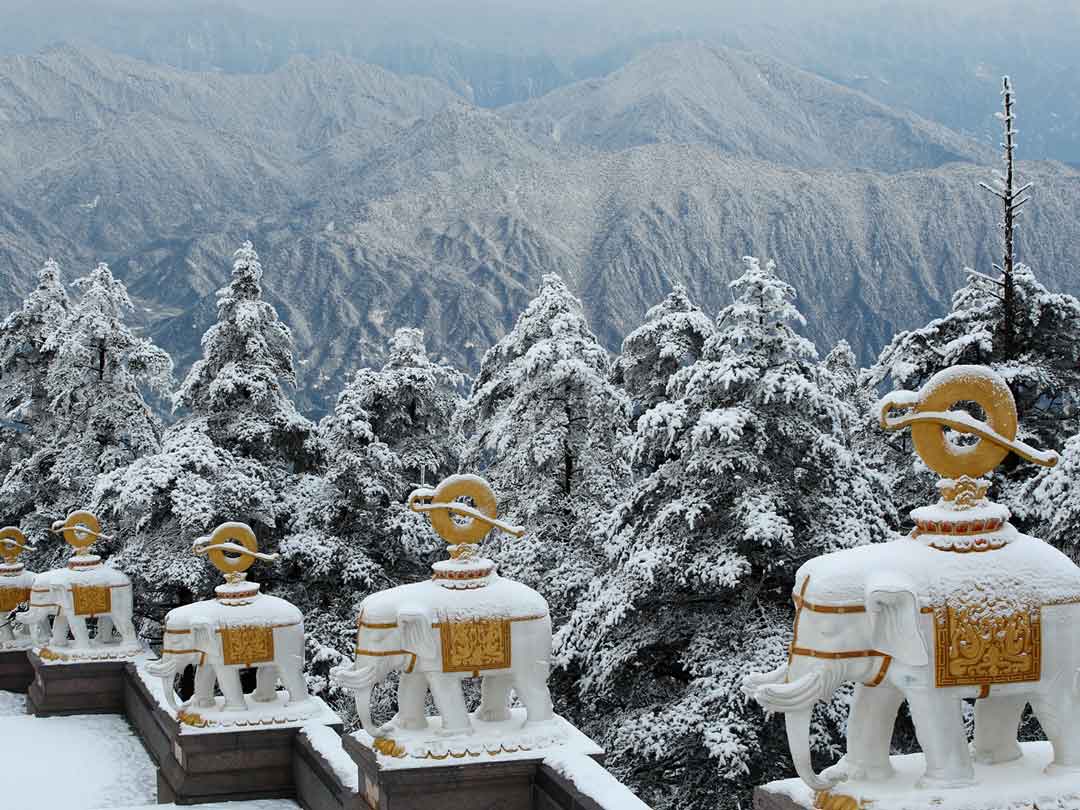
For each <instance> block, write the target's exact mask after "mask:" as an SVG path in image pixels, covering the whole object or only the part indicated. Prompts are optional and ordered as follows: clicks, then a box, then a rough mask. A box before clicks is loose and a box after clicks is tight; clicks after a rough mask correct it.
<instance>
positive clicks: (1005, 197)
mask: <svg viewBox="0 0 1080 810" xmlns="http://www.w3.org/2000/svg"><path fill="white" fill-rule="evenodd" d="M1001 96H1002V108H1003V112H999V113H997V114H996V116H997V118H998V120H999V121H1001V122H1003V124H1004V125H1005V142H1004V143H1002V144H1001V148H1002V149H1004V150H1005V154H1004V155H1003V159H1004V161H1005V173H1004V174H1002V173H1001V172H999V171H995V172H994V182H993V184H990V183H979V185H980V186H982V187H983V188H985V189H986V190H987V191H989V192H990V193H991V194H993V195H994V196H995V197H997V198H998V199H999V200H1001V202H1002V206H1003V211H1002V220H1001V225H1000V226H999V227H1000V228H1001V231H1002V241H1003V247H1002V258H1001V264H1000V265H998V264H995V265H994V269H995V270H997V271H998V273H999V274H1000V277H999V278H991V277H989V276H984V275H982V274H981V273H979V274H976V275H978V276H980V277H981V278H983V279H986V280H988V281H991V282H993V283H994V284H996V285H997V286H998V287H1000V288H1001V295H1000V298H1001V301H1002V313H1001V323H1000V324H998V333H999V334H998V337H999V339H1000V348H1001V353H1002V355H1004V357H1005V359H1009V360H1011V359H1013V358H1014V357H1015V356H1016V351H1017V348H1018V347H1017V345H1016V287H1015V283H1014V278H1013V269H1014V267H1015V261H1016V254H1015V250H1014V246H1013V234H1014V232H1015V227H1016V219H1017V217H1019V216H1020V207H1021V206H1022V205H1023V204H1024V203H1026V202H1028V200H1030V199H1031V197H1029V196H1027V197H1026V196H1024V195H1025V193H1026V192H1027V191H1028V190H1029V189H1030V188H1031V185H1032V184H1031V183H1026V184H1025V185H1023V186H1022V187H1020V188H1016V174H1015V171H1014V168H1013V153H1014V151H1015V149H1016V132H1017V130H1016V128H1015V127H1014V126H1013V124H1014V122H1015V116H1014V114H1013V92H1012V85H1011V84H1010V82H1009V77H1008V76H1005V77H1004V78H1002V80H1001Z"/></svg>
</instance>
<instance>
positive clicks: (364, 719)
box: [330, 664, 382, 737]
mask: <svg viewBox="0 0 1080 810" xmlns="http://www.w3.org/2000/svg"><path fill="white" fill-rule="evenodd" d="M379 674H380V673H379V671H378V669H377V668H376V667H374V666H356V665H355V664H354V665H353V666H352V667H349V666H341V667H335V668H334V669H332V670H331V671H330V678H331V680H333V682H334V683H336V684H337V685H338V686H340V687H341V688H342V689H347V690H348V691H350V692H352V693H353V697H354V698H355V699H356V713H357V715H359V717H360V724H361V725H362V726H363V727H364V731H366V732H367V733H368V734H370V735H371V736H372V737H377V736H378V734H379V729H378V727H377V726H376V725H375V723H374V721H373V720H372V719H371V691H372V689H374V688H375V684H376V683H378V682H379V681H380V680H382V679H381V678H380V677H379Z"/></svg>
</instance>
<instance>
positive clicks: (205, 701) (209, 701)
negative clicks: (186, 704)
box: [191, 698, 217, 709]
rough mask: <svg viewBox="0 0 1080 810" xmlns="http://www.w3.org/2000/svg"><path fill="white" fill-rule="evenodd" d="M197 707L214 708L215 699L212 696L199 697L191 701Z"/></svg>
mask: <svg viewBox="0 0 1080 810" xmlns="http://www.w3.org/2000/svg"><path fill="white" fill-rule="evenodd" d="M191 703H192V704H194V706H195V708H197V709H216V708H217V701H216V700H214V699H213V698H201V699H199V700H193V701H191Z"/></svg>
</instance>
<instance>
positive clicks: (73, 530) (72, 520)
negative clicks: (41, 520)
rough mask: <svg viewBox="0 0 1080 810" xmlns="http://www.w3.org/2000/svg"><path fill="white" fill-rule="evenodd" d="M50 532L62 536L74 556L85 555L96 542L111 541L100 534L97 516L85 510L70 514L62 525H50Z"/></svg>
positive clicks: (58, 522) (99, 522) (99, 523)
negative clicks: (73, 550) (73, 552)
mask: <svg viewBox="0 0 1080 810" xmlns="http://www.w3.org/2000/svg"><path fill="white" fill-rule="evenodd" d="M52 531H53V532H54V533H56V534H60V535H63V537H64V540H65V541H66V542H67V544H68V545H69V546H71V547H72V548H73V549H75V553H76V554H82V553H85V552H86V551H87V549H89V548H90V546H92V545H94V543H96V542H97V541H98V540H112V537H110V536H109V535H107V534H102V533H101V521H99V520H98V517H97V515H95V514H94V513H93V512H88V511H86V510H85V509H80V510H78V511H75V512H72V513H71V514H70V515H68V516H67V520H65V521H64V522H63V523H61V522H60V521H57V522H56V523H54V524H53V525H52Z"/></svg>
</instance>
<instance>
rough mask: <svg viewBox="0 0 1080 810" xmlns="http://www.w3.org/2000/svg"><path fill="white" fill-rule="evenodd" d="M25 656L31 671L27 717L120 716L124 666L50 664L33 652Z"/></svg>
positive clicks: (121, 662)
mask: <svg viewBox="0 0 1080 810" xmlns="http://www.w3.org/2000/svg"><path fill="white" fill-rule="evenodd" d="M26 656H27V658H28V659H29V662H30V665H31V667H33V671H34V678H33V682H32V683H31V684H30V689H29V692H28V694H27V700H26V710H27V712H28V713H30V714H34V715H37V716H38V717H49V716H50V715H63V714H121V713H123V711H124V667H125V666H126V662H124V661H87V662H84V663H62V664H58V663H50V662H49V661H47V660H43V659H42V658H41V657H40V656H39V655H38V653H37V652H36V651H33V650H31V651H30V652H28V653H26Z"/></svg>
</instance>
